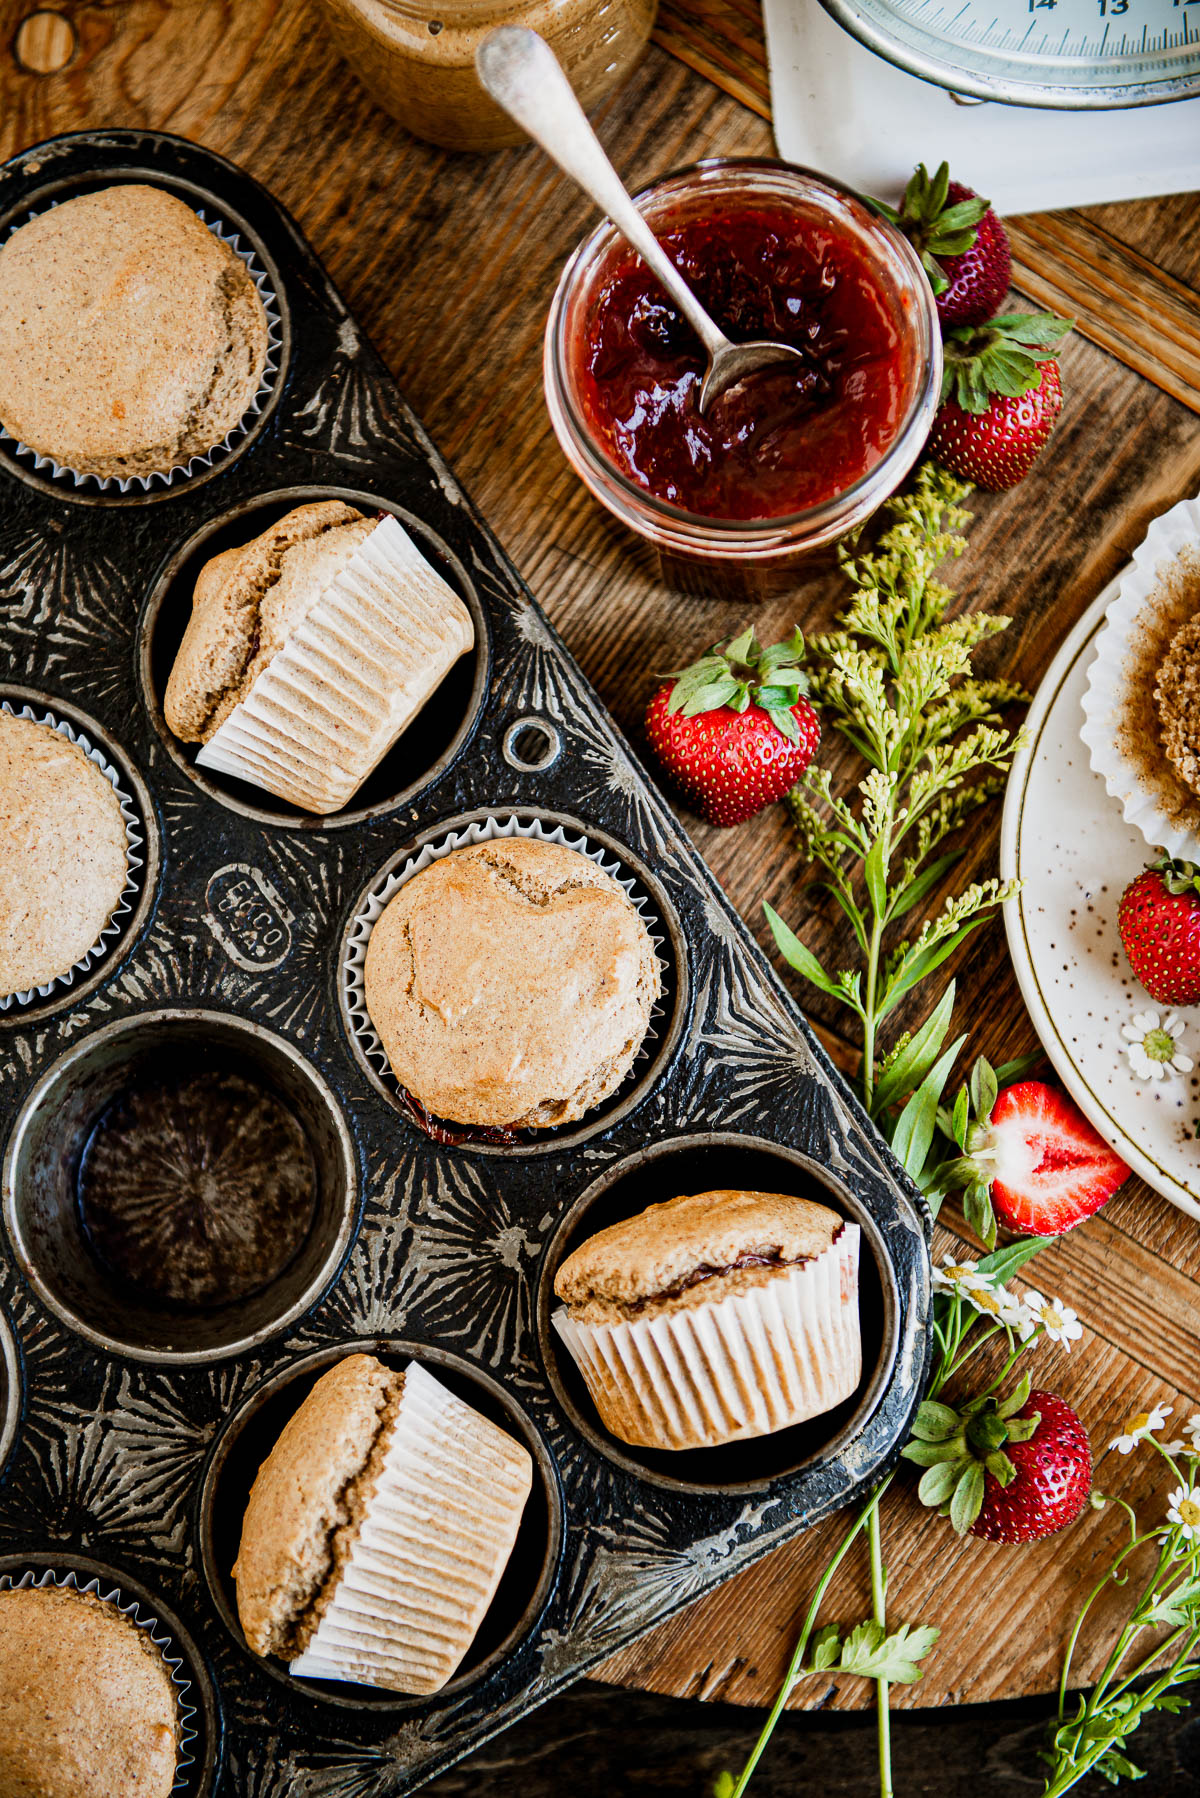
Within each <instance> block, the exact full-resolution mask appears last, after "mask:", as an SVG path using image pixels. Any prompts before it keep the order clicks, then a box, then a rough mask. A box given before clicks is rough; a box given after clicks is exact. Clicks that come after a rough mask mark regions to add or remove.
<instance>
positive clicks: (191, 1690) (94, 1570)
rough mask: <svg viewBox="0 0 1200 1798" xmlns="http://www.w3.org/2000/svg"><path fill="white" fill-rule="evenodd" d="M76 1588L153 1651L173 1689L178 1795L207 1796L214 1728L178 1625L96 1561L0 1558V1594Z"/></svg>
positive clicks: (202, 1681) (207, 1695) (191, 1649)
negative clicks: (114, 1615)
mask: <svg viewBox="0 0 1200 1798" xmlns="http://www.w3.org/2000/svg"><path fill="white" fill-rule="evenodd" d="M47 1587H54V1588H56V1589H57V1590H59V1591H65V1592H79V1593H81V1594H84V1595H87V1596H90V1597H93V1598H96V1599H98V1600H99V1601H100V1603H102V1604H107V1605H112V1606H113V1607H114V1608H115V1609H116V1610H117V1611H119V1612H120V1614H121V1616H122V1617H124V1618H125V1619H126V1621H127V1622H129V1623H132V1624H133V1625H134V1626H135V1627H136V1628H137V1629H139V1630H141V1631H142V1632H143V1633H144V1635H145V1637H146V1640H147V1641H148V1642H149V1643H151V1644H152V1645H153V1647H154V1649H155V1650H156V1652H157V1654H158V1655H159V1657H160V1659H161V1661H162V1663H163V1666H164V1667H165V1668H166V1670H167V1673H168V1675H169V1677H170V1680H171V1684H172V1686H173V1688H174V1692H175V1723H176V1731H177V1742H176V1758H175V1783H174V1785H173V1786H172V1788H171V1789H172V1791H173V1792H178V1793H179V1794H180V1798H185V1795H186V1798H207V1794H209V1793H210V1792H211V1791H212V1790H213V1776H214V1773H215V1770H216V1761H217V1742H218V1737H219V1729H218V1726H217V1720H216V1708H215V1705H214V1703H213V1698H212V1692H211V1688H210V1686H209V1682H208V1677H207V1673H206V1671H205V1669H204V1667H203V1664H202V1662H201V1660H200V1657H199V1654H198V1652H197V1650H196V1647H195V1645H194V1643H193V1642H192V1640H191V1638H190V1636H188V1634H187V1632H186V1630H185V1629H184V1628H183V1625H182V1624H181V1623H180V1622H179V1621H178V1620H177V1619H176V1618H175V1617H174V1616H173V1615H172V1614H171V1612H170V1611H169V1610H167V1608H166V1607H165V1606H164V1605H163V1604H162V1603H161V1602H160V1601H159V1600H158V1599H156V1598H155V1597H153V1596H152V1594H150V1593H149V1592H147V1591H145V1589H144V1588H143V1587H141V1586H140V1585H138V1584H137V1583H136V1582H135V1581H131V1580H129V1579H128V1578H127V1577H126V1576H125V1575H124V1574H119V1573H116V1572H114V1571H112V1570H111V1569H109V1568H106V1567H102V1566H100V1565H99V1564H98V1563H97V1562H94V1561H86V1560H83V1559H82V1558H79V1557H76V1556H56V1557H54V1558H53V1559H52V1560H51V1562H50V1564H49V1565H47V1564H46V1562H43V1561H42V1560H41V1558H40V1557H35V1556H30V1557H25V1556H8V1557H6V1558H5V1559H4V1560H3V1561H0V1592H9V1591H12V1592H27V1591H31V1590H38V1591H44V1590H45V1589H46V1588H47Z"/></svg>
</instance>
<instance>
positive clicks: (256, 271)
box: [0, 196, 283, 494]
mask: <svg viewBox="0 0 1200 1798" xmlns="http://www.w3.org/2000/svg"><path fill="white" fill-rule="evenodd" d="M67 197H70V196H67ZM59 204H61V202H60V201H55V202H53V205H59ZM51 210H52V206H46V207H38V208H35V209H34V211H32V212H29V213H27V214H26V215H25V217H24V218H21V219H17V220H15V221H14V223H13V224H12V226H11V228H10V230H9V232H8V235H9V236H10V237H11V236H12V234H13V232H14V231H19V230H20V228H21V226H22V225H25V224H28V223H29V220H30V219H34V218H37V217H39V216H40V214H41V213H42V212H48V211H51ZM192 210H193V211H194V212H195V214H196V216H197V218H198V219H199V220H200V222H201V223H202V224H203V225H205V226H206V227H207V228H208V230H209V231H211V232H212V234H213V236H214V237H216V238H219V239H220V241H221V242H222V243H223V244H224V245H225V246H226V248H227V249H230V250H232V252H233V254H234V255H235V256H236V257H237V258H238V259H239V261H241V262H244V263H245V265H246V268H247V269H248V270H249V272H250V277H251V279H252V280H253V282H254V285H255V287H256V289H257V290H258V297H259V299H260V300H261V301H262V303H263V311H264V312H265V313H266V318H267V357H266V361H265V362H264V364H263V372H262V376H261V378H260V380H259V384H258V389H257V391H256V393H255V394H254V397H253V399H252V400H251V401H250V404H249V406H248V407H247V408H246V410H245V412H243V414H242V416H241V419H240V420H239V421H238V423H237V424H236V425H234V427H233V429H232V430H231V431H228V432H227V433H226V435H225V436H224V437H223V438H222V439H221V440H220V442H219V443H214V444H213V446H212V448H211V449H208V450H205V451H204V453H203V454H202V455H196V456H191V457H189V459H188V461H187V462H185V463H178V464H176V466H175V467H174V468H170V469H163V470H158V469H155V470H154V471H153V472H152V473H150V474H132V475H124V476H122V475H96V474H84V473H82V472H81V471H80V470H79V469H76V468H72V467H70V465H69V464H68V463H65V462H59V461H57V460H56V459H55V458H54V457H53V456H50V455H46V454H45V453H44V452H42V451H41V450H35V449H32V448H30V446H29V444H27V443H22V442H21V441H20V439H19V438H17V437H14V436H12V434H11V433H10V432H9V431H6V430H5V428H4V426H3V425H2V424H0V443H2V444H3V445H4V446H5V447H6V448H7V449H9V451H10V453H11V454H13V455H14V456H18V457H20V458H21V459H22V460H23V461H26V462H28V463H30V464H31V465H32V467H33V468H34V470H35V471H36V472H37V473H38V474H47V473H48V475H49V477H50V478H51V479H52V480H54V481H56V482H58V483H59V484H60V485H65V484H66V483H67V482H70V484H71V485H72V486H73V487H74V488H75V489H76V490H77V491H80V492H92V493H104V494H114V493H119V494H128V493H149V492H150V491H151V490H152V489H153V488H155V487H159V488H165V487H173V486H177V485H178V484H179V483H181V482H183V481H186V480H189V479H190V478H192V477H193V476H194V475H196V474H199V473H200V472H201V471H203V470H205V469H211V468H213V467H214V465H215V464H216V462H217V461H218V460H219V459H220V458H221V457H223V456H226V455H228V453H229V452H230V450H232V449H233V448H234V446H235V445H236V444H237V443H238V442H239V440H240V439H241V438H243V437H245V436H246V435H247V433H248V432H249V431H251V430H252V429H253V427H254V424H255V421H256V420H257V419H258V418H259V417H260V416H261V414H262V412H263V410H264V408H265V407H266V405H267V402H268V401H269V399H270V397H271V391H272V389H273V387H274V386H275V383H276V381H277V380H278V379H279V370H280V362H281V360H282V356H283V323H282V320H281V318H280V313H279V300H278V298H277V296H276V293H275V290H274V288H273V287H272V286H271V282H270V278H269V276H268V275H267V271H266V269H265V268H264V267H263V266H262V263H261V261H260V260H259V257H258V254H257V252H256V250H255V249H254V247H253V245H252V244H249V243H243V242H242V238H241V234H240V233H239V232H238V231H236V230H235V229H234V228H233V227H232V226H231V225H227V224H226V223H225V222H224V220H222V219H220V218H216V217H211V216H206V214H205V211H204V209H203V208H202V207H200V206H194V207H193V208H192Z"/></svg>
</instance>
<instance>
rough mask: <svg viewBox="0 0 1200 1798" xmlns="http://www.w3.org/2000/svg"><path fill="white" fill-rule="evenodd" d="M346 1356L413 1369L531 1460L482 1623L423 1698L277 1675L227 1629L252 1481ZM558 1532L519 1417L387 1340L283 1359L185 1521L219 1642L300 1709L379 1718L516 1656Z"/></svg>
mask: <svg viewBox="0 0 1200 1798" xmlns="http://www.w3.org/2000/svg"><path fill="white" fill-rule="evenodd" d="M353 1354H370V1355H377V1356H379V1357H380V1358H381V1359H382V1360H384V1361H386V1362H388V1363H389V1365H391V1366H393V1367H395V1368H397V1369H398V1370H399V1369H402V1368H404V1367H406V1366H408V1365H410V1364H411V1363H413V1362H416V1363H418V1364H420V1365H421V1366H422V1367H423V1368H424V1369H425V1370H426V1371H427V1372H429V1373H431V1374H432V1375H433V1377H434V1378H435V1379H436V1380H437V1381H438V1382H439V1384H441V1385H444V1386H448V1387H449V1389H450V1390H451V1392H452V1393H453V1394H454V1395H455V1396H457V1397H458V1398H460V1399H462V1400H463V1401H464V1402H465V1403H467V1404H468V1405H470V1406H471V1407H472V1409H473V1410H476V1411H479V1412H481V1413H482V1414H483V1415H484V1416H485V1417H487V1418H489V1419H490V1421H491V1422H492V1423H494V1424H496V1425H498V1426H499V1428H501V1429H503V1430H504V1431H505V1433H506V1434H507V1435H509V1436H511V1437H512V1439H513V1440H514V1441H515V1442H519V1443H520V1444H521V1445H522V1446H523V1447H524V1448H525V1449H527V1450H528V1452H529V1455H530V1458H531V1460H532V1462H533V1484H532V1488H531V1491H530V1494H529V1497H528V1499H527V1501H526V1503H525V1506H524V1509H523V1512H522V1515H521V1519H520V1525H519V1528H518V1530H517V1536H516V1542H515V1544H514V1547H513V1549H512V1552H511V1553H510V1555H509V1558H508V1561H507V1564H506V1566H505V1568H504V1571H503V1573H502V1575H501V1577H500V1580H499V1582H498V1584H497V1585H496V1586H495V1587H494V1588H493V1591H492V1593H491V1597H490V1602H489V1603H488V1605H487V1606H486V1614H485V1615H484V1616H483V1617H482V1619H481V1621H480V1623H479V1624H478V1626H477V1628H476V1630H475V1632H474V1634H473V1638H472V1640H471V1641H470V1642H469V1644H468V1645H467V1647H466V1650H465V1654H464V1656H463V1658H462V1660H461V1662H460V1664H459V1666H458V1668H457V1670H456V1671H455V1673H454V1674H453V1675H452V1677H451V1678H450V1679H449V1680H448V1681H447V1682H446V1684H445V1685H443V1686H442V1687H441V1688H440V1690H439V1691H437V1692H435V1693H433V1694H432V1695H429V1694H413V1695H408V1694H405V1693H401V1692H396V1691H392V1690H389V1689H388V1688H387V1687H384V1686H368V1685H360V1684H357V1683H355V1682H353V1681H349V1680H338V1679H329V1678H323V1677H321V1676H320V1675H319V1674H318V1673H317V1672H316V1671H310V1670H308V1669H307V1668H305V1667H304V1666H303V1664H300V1665H299V1666H297V1664H296V1663H292V1665H291V1666H289V1665H288V1664H287V1663H286V1662H284V1661H282V1660H280V1659H277V1658H276V1657H274V1656H258V1655H254V1654H253V1653H252V1651H251V1649H250V1648H249V1646H248V1644H247V1643H246V1639H245V1636H244V1635H243V1633H242V1628H241V1624H240V1622H239V1620H238V1614H237V1594H236V1588H235V1586H234V1582H233V1577H232V1567H233V1562H234V1559H235V1556H236V1553H237V1546H238V1540H239V1537H240V1529H241V1517H242V1514H243V1512H244V1510H245V1505H246V1500H247V1498H248V1497H249V1492H250V1487H251V1485H252V1484H253V1481H254V1477H255V1474H256V1473H257V1471H258V1468H259V1467H260V1466H261V1464H262V1462H263V1461H264V1460H265V1459H266V1457H267V1455H268V1454H269V1453H270V1451H271V1449H272V1447H273V1446H274V1444H275V1442H276V1441H277V1440H278V1438H279V1435H280V1433H281V1431H282V1430H283V1427H284V1425H285V1424H286V1423H287V1421H288V1419H289V1418H290V1417H291V1416H293V1415H294V1414H295V1412H296V1411H297V1410H298V1409H299V1406H300V1404H301V1403H302V1402H303V1400H304V1398H305V1397H307V1395H308V1393H309V1391H311V1389H312V1386H313V1384H314V1383H315V1382H316V1380H317V1379H318V1378H319V1377H320V1376H321V1375H322V1374H323V1373H327V1372H328V1370H329V1368H330V1367H331V1366H333V1365H334V1364H335V1363H336V1362H338V1361H340V1360H342V1359H344V1358H345V1357H346V1356H347V1355H353ZM563 1529H564V1519H563V1504H562V1493H561V1488H560V1485H559V1480H558V1475H557V1472H556V1469H555V1465H554V1461H553V1458H552V1456H551V1455H550V1453H549V1451H548V1449H547V1447H546V1444H545V1442H544V1440H543V1438H542V1435H541V1432H540V1431H539V1430H538V1429H537V1428H536V1426H535V1425H534V1424H533V1422H532V1421H531V1419H530V1418H529V1416H528V1414H527V1412H526V1411H525V1409H524V1408H523V1407H522V1406H521V1405H520V1404H518V1403H517V1401H516V1400H515V1399H514V1398H513V1397H512V1396H511V1395H510V1394H509V1393H507V1392H506V1391H505V1389H504V1388H503V1387H502V1386H500V1385H499V1384H498V1383H497V1382H496V1381H494V1380H492V1379H491V1378H490V1377H489V1376H488V1375H487V1374H486V1373H484V1372H483V1371H482V1369H480V1368H478V1367H476V1366H474V1365H473V1364H472V1363H471V1362H469V1361H467V1360H464V1359H463V1358H462V1357H460V1356H458V1355H454V1354H450V1353H448V1352H447V1351H446V1350H444V1349H440V1348H435V1347H434V1346H433V1345H432V1344H430V1343H422V1342H411V1341H405V1340H403V1339H400V1338H394V1337H375V1338H360V1339H356V1340H354V1341H350V1342H341V1343H338V1344H336V1345H334V1346H333V1347H327V1348H324V1349H321V1350H319V1351H318V1352H316V1353H314V1354H309V1355H305V1356H303V1357H300V1358H299V1359H296V1360H293V1361H291V1362H289V1363H288V1364H287V1365H286V1366H285V1367H284V1368H282V1369H281V1370H280V1371H279V1372H278V1373H276V1374H275V1375H274V1376H273V1377H272V1378H271V1379H270V1380H268V1381H266V1382H265V1383H264V1384H263V1385H261V1386H259V1387H257V1388H256V1389H255V1390H254V1391H253V1392H251V1394H250V1395H249V1397H248V1398H247V1399H246V1400H245V1402H244V1403H243V1404H242V1405H241V1407H240V1408H239V1409H238V1410H237V1411H236V1412H235V1413H234V1414H233V1415H232V1416H231V1417H229V1418H228V1419H227V1420H226V1422H225V1424H224V1425H223V1427H222V1429H221V1431H220V1433H219V1435H218V1436H217V1438H216V1440H215V1442H214V1443H213V1447H212V1451H211V1453H210V1455H209V1459H208V1462H207V1464H206V1466H205V1470H204V1473H203V1476H202V1480H201V1486H200V1501H199V1506H198V1512H197V1532H198V1550H199V1560H200V1564H201V1566H202V1568H203V1570H204V1575H205V1578H206V1580H207V1582H208V1586H209V1590H210V1592H211V1594H212V1597H213V1601H214V1603H215V1605H216V1608H217V1611H218V1612H219V1614H220V1616H221V1618H222V1620H223V1622H224V1624H225V1626H226V1628H227V1629H228V1631H229V1633H230V1634H231V1635H232V1637H233V1638H234V1640H235V1641H236V1642H237V1643H238V1645H239V1647H241V1648H242V1650H243V1651H244V1652H245V1654H246V1655H247V1656H249V1657H250V1659H251V1661H252V1662H253V1664H254V1665H255V1666H256V1667H257V1668H259V1669H260V1670H261V1671H262V1672H264V1673H266V1674H268V1675H269V1676H270V1677H271V1678H272V1679H273V1680H275V1681H278V1682H281V1683H282V1684H283V1685H284V1686H285V1687H287V1688H288V1689H289V1690H291V1691H292V1692H295V1693H299V1694H301V1695H303V1696H304V1697H305V1698H307V1699H309V1700H315V1701H317V1702H319V1703H321V1704H325V1705H332V1706H335V1707H337V1708H339V1709H342V1710H346V1711H359V1712H361V1713H364V1714H371V1713H379V1714H382V1715H385V1716H386V1715H388V1714H389V1713H394V1712H397V1711H411V1710H413V1709H415V1708H417V1707H419V1706H421V1705H422V1704H426V1703H429V1702H436V1703H441V1702H442V1701H446V1702H453V1703H459V1702H461V1701H462V1700H463V1698H464V1695H465V1694H466V1693H467V1692H469V1691H470V1690H471V1689H472V1688H473V1687H475V1686H477V1685H483V1684H486V1682H487V1681H488V1680H489V1679H491V1677H492V1676H493V1675H494V1674H495V1673H496V1671H497V1670H498V1668H500V1667H501V1666H502V1665H503V1664H504V1663H505V1662H506V1661H510V1660H511V1659H512V1658H513V1657H514V1656H516V1655H518V1654H519V1652H520V1650H521V1647H522V1644H523V1643H524V1642H525V1640H526V1639H527V1638H528V1637H529V1635H530V1634H531V1632H532V1631H533V1630H534V1628H535V1626H536V1624H537V1622H538V1620H539V1618H540V1617H541V1615H542V1613H543V1611H544V1610H545V1608H546V1605H547V1602H548V1601H549V1598H550V1594H551V1592H552V1590H553V1588H554V1583H555V1580H556V1578H557V1574H558V1567H559V1560H560V1557H561V1554H562V1545H563Z"/></svg>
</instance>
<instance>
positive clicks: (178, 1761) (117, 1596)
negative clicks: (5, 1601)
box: [0, 1570, 196, 1791]
mask: <svg viewBox="0 0 1200 1798" xmlns="http://www.w3.org/2000/svg"><path fill="white" fill-rule="evenodd" d="M47 1586H57V1587H58V1588H59V1589H60V1590H62V1591H74V1592H79V1593H81V1594H83V1595H84V1596H85V1597H86V1596H89V1595H90V1596H92V1597H94V1598H97V1599H99V1600H100V1602H101V1603H102V1604H110V1605H114V1606H115V1607H116V1609H117V1610H118V1611H119V1612H120V1613H121V1615H122V1617H124V1618H126V1619H127V1621H128V1622H130V1623H133V1624H136V1626H137V1628H138V1629H140V1630H143V1631H144V1632H145V1634H146V1637H147V1639H148V1640H149V1641H150V1642H151V1643H153V1645H154V1647H155V1649H157V1651H158V1654H159V1655H160V1657H161V1659H162V1663H163V1666H164V1667H165V1668H166V1670H167V1673H168V1675H169V1676H170V1680H171V1684H172V1686H173V1687H174V1690H175V1727H176V1742H175V1783H174V1785H173V1786H172V1788H171V1789H172V1791H178V1790H179V1789H180V1787H182V1786H186V1785H187V1783H188V1775H189V1769H190V1768H191V1767H192V1765H193V1764H194V1761H195V1758H196V1757H195V1752H194V1750H195V1743H196V1707H195V1705H194V1704H193V1703H192V1701H191V1698H190V1696H189V1695H190V1693H191V1690H192V1682H191V1680H190V1679H189V1678H188V1676H187V1673H186V1671H185V1669H184V1664H183V1657H182V1656H181V1655H180V1654H179V1652H178V1650H177V1649H176V1647H175V1643H174V1641H173V1639H172V1637H171V1636H170V1635H169V1634H168V1632H167V1631H166V1630H164V1629H163V1628H162V1626H161V1624H160V1623H159V1620H158V1618H157V1617H156V1616H153V1615H151V1614H149V1613H147V1612H146V1611H144V1610H143V1609H142V1607H141V1605H140V1604H139V1603H138V1601H137V1599H136V1598H127V1597H126V1596H125V1594H124V1593H123V1592H122V1591H121V1589H120V1588H119V1587H118V1586H108V1587H107V1589H106V1587H105V1584H104V1583H103V1582H102V1581H101V1580H100V1579H99V1578H92V1579H84V1578H81V1577H80V1576H79V1575H78V1574H77V1573H75V1572H74V1571H73V1570H72V1571H71V1572H68V1573H54V1572H50V1571H47V1572H43V1573H34V1572H33V1571H32V1570H31V1571H30V1572H28V1573H23V1574H21V1575H19V1576H14V1575H12V1574H11V1573H5V1574H0V1592H9V1591H12V1592H25V1591H29V1590H30V1589H33V1588H37V1589H38V1590H42V1589H44V1588H45V1587H47Z"/></svg>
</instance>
